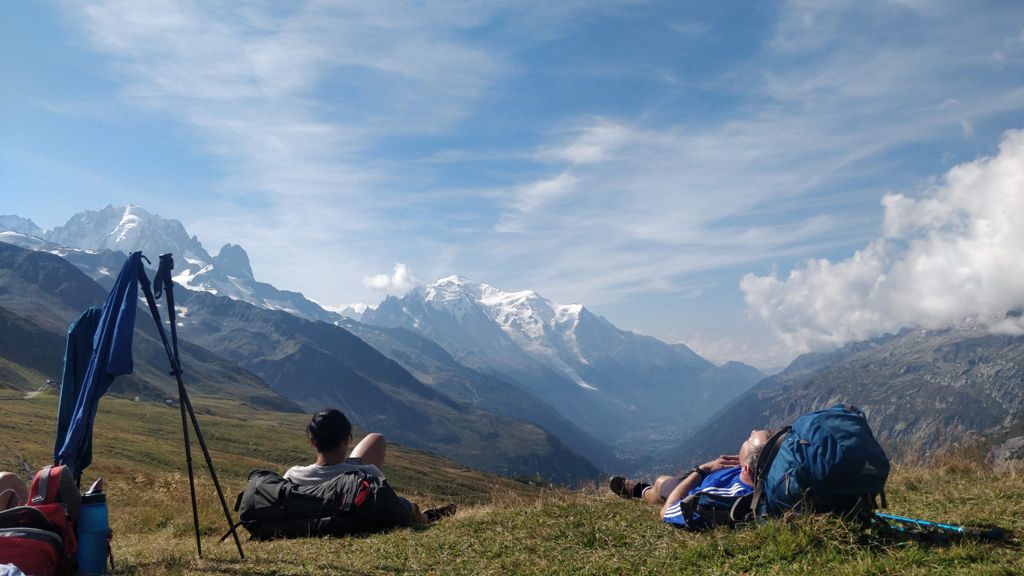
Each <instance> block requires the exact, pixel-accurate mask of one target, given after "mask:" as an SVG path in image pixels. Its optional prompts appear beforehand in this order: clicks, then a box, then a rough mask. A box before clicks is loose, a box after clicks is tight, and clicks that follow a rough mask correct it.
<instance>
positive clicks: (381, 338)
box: [341, 319, 629, 471]
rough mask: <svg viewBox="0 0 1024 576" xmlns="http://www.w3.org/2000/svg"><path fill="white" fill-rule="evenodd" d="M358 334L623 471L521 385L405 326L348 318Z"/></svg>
mask: <svg viewBox="0 0 1024 576" xmlns="http://www.w3.org/2000/svg"><path fill="white" fill-rule="evenodd" d="M341 326H342V327H344V328H345V329H347V330H349V331H350V332H352V333H353V334H356V335H357V336H359V337H360V338H362V339H363V340H364V341H366V342H367V343H369V344H370V345H371V346H373V347H374V348H376V349H377V350H379V351H381V352H383V353H384V354H385V355H387V356H388V357H389V358H392V359H394V360H395V361H396V362H398V363H399V364H401V365H402V367H403V368H405V369H406V370H408V371H409V372H411V373H412V374H413V375H414V376H416V378H417V379H419V380H420V381H422V382H423V383H425V384H427V385H428V386H432V387H434V388H437V389H438V390H440V391H441V392H444V393H445V394H447V395H448V396H450V397H452V398H455V399H458V400H460V401H462V402H466V403H469V404H472V405H474V406H477V407H480V408H483V409H485V410H489V411H491V412H495V413H497V414H502V415H505V416H511V417H513V418H518V419H520V420H525V421H527V422H532V423H534V424H537V425H538V426H541V427H542V428H544V429H545V430H548V431H549V432H551V433H553V434H555V435H556V436H558V438H559V439H560V440H561V441H562V442H564V443H565V444H566V445H567V446H569V447H570V448H572V449H573V450H575V451H576V452H579V453H580V454H581V455H583V456H584V457H586V458H587V459H588V460H590V461H591V462H593V463H594V464H597V465H598V467H599V468H601V469H602V470H604V471H612V470H620V471H621V470H625V469H626V468H628V466H629V465H628V464H627V463H625V462H622V461H621V460H620V459H618V458H616V457H615V456H614V452H613V450H612V448H611V446H609V445H607V444H605V443H603V442H601V441H600V440H598V439H596V438H594V437H593V436H591V435H589V434H587V433H586V432H583V431H582V430H580V429H579V428H578V427H577V426H576V425H574V424H573V423H572V422H570V421H569V420H567V419H566V418H565V417H563V416H562V415H561V414H559V413H558V412H557V411H556V410H555V409H554V408H552V407H551V406H550V405H548V404H547V403H545V402H543V401H542V400H540V399H538V398H537V397H535V396H533V395H532V394H529V393H528V392H526V391H525V390H522V389H521V388H519V387H518V386H515V385H512V384H509V383H508V382H504V381H502V380H499V379H497V378H495V377H493V376H489V375H487V374H484V373H482V372H478V371H476V370H473V369H471V368H467V367H466V366H463V365H462V364H459V363H458V362H456V361H455V359H454V358H452V356H451V355H450V354H449V353H448V352H447V351H445V349H444V348H442V347H441V346H439V345H438V344H436V343H434V342H433V341H431V340H428V339H426V338H424V337H422V336H420V335H418V334H416V333H414V332H412V331H410V330H406V329H404V328H384V327H380V326H371V325H369V324H363V323H361V322H356V321H354V320H350V319H345V320H343V321H342V322H341Z"/></svg>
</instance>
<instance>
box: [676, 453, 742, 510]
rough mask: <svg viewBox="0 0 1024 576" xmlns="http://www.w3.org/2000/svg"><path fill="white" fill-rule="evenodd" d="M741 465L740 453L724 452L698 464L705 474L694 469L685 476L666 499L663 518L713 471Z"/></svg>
mask: <svg viewBox="0 0 1024 576" xmlns="http://www.w3.org/2000/svg"><path fill="white" fill-rule="evenodd" d="M739 465H740V457H739V455H738V454H723V455H721V456H719V457H718V458H716V459H715V460H712V461H710V462H705V463H704V464H701V465H700V466H698V468H700V469H701V471H703V472H704V474H703V476H702V475H701V474H698V473H697V471H696V470H694V471H693V472H690V474H689V476H687V477H686V478H684V479H683V481H682V482H680V483H679V484H677V485H676V487H675V488H674V489H673V490H672V493H671V494H669V495H668V498H666V499H665V504H664V505H663V506H662V507H661V519H662V520H664V519H665V513H666V512H667V511H668V509H669V508H670V507H672V505H673V504H675V503H676V502H678V501H680V500H682V499H683V498H684V497H685V496H686V495H687V494H688V493H689V492H690V490H693V489H694V488H696V487H697V486H700V483H701V481H702V480H704V476H707V475H708V474H711V473H712V472H717V471H719V470H721V469H722V468H732V467H734V466H739Z"/></svg>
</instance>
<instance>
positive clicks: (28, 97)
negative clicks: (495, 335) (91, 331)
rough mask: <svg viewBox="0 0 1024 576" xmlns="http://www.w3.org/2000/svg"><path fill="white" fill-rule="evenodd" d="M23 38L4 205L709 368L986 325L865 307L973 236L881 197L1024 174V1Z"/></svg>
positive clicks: (46, 17) (290, 282) (587, 11)
mask: <svg viewBox="0 0 1024 576" xmlns="http://www.w3.org/2000/svg"><path fill="white" fill-rule="evenodd" d="M719 4H724V5H719ZM0 48H2V49H0V72H2V76H0V78H2V79H3V80H2V83H0V126H2V128H0V199H2V202H0V213H8V214H12V213H13V214H18V215H21V216H25V217H29V218H32V219H33V220H34V221H35V222H36V223H37V224H39V225H40V226H42V227H43V228H51V227H53V226H56V225H60V224H63V223H64V222H65V221H66V220H67V218H68V217H70V216H71V215H72V214H74V213H75V212H78V211H81V210H83V209H98V208H100V207H102V206H104V205H106V204H114V205H122V204H126V203H133V204H138V205H140V206H143V207H144V208H146V209H147V210H149V211H150V212H155V213H158V214H160V215H162V216H164V217H169V218H176V219H178V220H181V221H182V222H183V223H184V224H185V225H186V227H187V228H188V229H189V231H190V232H192V233H194V234H197V235H198V236H199V238H200V240H201V241H202V242H203V243H204V245H205V246H206V247H207V249H208V250H210V251H211V252H214V253H215V252H216V251H217V249H218V248H219V246H220V245H222V244H223V243H225V242H233V243H239V244H241V245H242V246H244V247H245V248H246V249H247V251H248V252H249V254H250V257H251V259H252V263H253V268H254V270H255V272H256V275H257V278H259V279H261V280H264V281H269V282H271V283H273V284H275V285H277V286H278V287H281V288H287V289H292V290H300V291H302V292H304V293H305V294H307V295H309V296H311V297H313V298H315V299H317V300H318V301H320V302H322V303H324V304H327V305H331V306H342V305H345V304H349V303H354V302H369V303H374V302H377V301H379V300H380V299H381V298H382V297H383V296H384V294H385V293H386V292H388V291H391V292H396V291H401V290H402V289H404V288H405V287H407V286H408V284H409V273H408V271H411V275H412V277H413V279H414V280H419V281H421V282H429V281H432V280H434V279H436V278H438V277H441V276H446V275H449V274H453V273H459V274H462V275H464V276H468V277H470V278H472V279H475V280H478V281H482V282H487V283H489V284H492V285H494V286H497V287H499V288H502V289H506V290H520V289H526V288H532V289H535V290H537V291H538V292H540V293H541V294H543V295H545V296H547V297H549V298H551V299H553V300H555V301H556V302H561V303H570V302H581V303H584V304H586V305H587V306H588V307H590V308H591V309H593V310H594V311H596V312H597V313H599V314H602V315H604V316H606V317H607V318H609V319H610V320H611V321H612V322H614V323H615V324H616V325H618V326H620V327H622V328H626V329H633V330H637V331H640V332H643V333H647V334H651V335H654V336H657V337H660V338H662V339H664V340H667V341H671V342H677V341H681V342H686V343H688V344H690V345H691V346H692V347H693V348H694V349H696V350H697V351H698V352H701V353H704V354H706V355H708V356H709V357H710V358H711V359H713V360H715V361H724V360H728V359H741V360H745V361H748V362H751V363H753V364H755V365H758V366H761V367H765V366H776V365H780V364H783V363H785V362H786V361H788V360H789V359H790V358H792V356H793V355H794V354H796V353H798V352H801V351H805V350H810V349H824V348H827V347H829V346H834V345H838V344H841V343H843V342H845V341H849V340H850V339H853V338H861V337H868V336H871V335H873V334H875V333H879V332H880V331H881V330H888V329H892V328H893V325H892V323H891V322H890V321H883V320H885V319H887V318H898V319H899V322H900V323H905V324H908V325H910V324H923V325H937V323H939V322H946V321H951V320H955V319H956V317H957V315H958V314H969V313H973V312H976V311H977V310H974V309H969V310H961V309H959V308H957V307H956V306H952V307H951V308H953V309H955V310H950V311H948V312H943V313H934V312H935V311H934V310H932V309H928V310H917V308H915V307H914V306H909V308H910V309H912V310H913V313H909V312H908V313H907V314H894V312H893V310H896V309H900V310H902V309H903V308H900V306H901V305H900V304H899V303H898V302H896V300H894V299H892V298H888V299H881V296H880V295H879V293H878V292H877V290H876V291H874V292H870V291H869V292H870V293H869V294H866V295H865V294H861V296H862V297H863V298H861V299H860V300H858V299H857V298H856V297H854V296H856V294H858V292H857V289H858V288H856V286H865V285H871V286H876V287H877V286H878V285H879V283H878V282H877V280H878V279H879V278H890V277H895V274H894V273H895V272H896V271H898V270H902V269H903V268H906V267H908V266H909V264H907V262H906V261H905V259H906V258H907V257H909V256H908V255H916V254H918V253H917V252H914V251H913V247H914V246H915V244H914V243H915V239H917V238H919V237H930V238H934V237H935V236H936V234H937V231H940V230H945V229H949V228H950V227H951V225H950V222H949V221H943V222H939V221H937V220H934V219H933V220H930V221H928V222H925V223H924V224H921V225H919V226H918V225H915V226H911V225H909V224H907V223H908V222H910V221H911V220H913V219H912V218H911V219H908V218H902V219H900V220H899V222H900V223H902V224H898V225H897V224H893V223H892V221H893V219H894V218H897V215H898V214H897V210H898V209H900V207H901V206H902V207H906V205H907V203H906V202H904V203H900V202H895V201H889V200H886V202H887V204H886V205H885V206H883V204H882V202H883V199H886V198H889V199H892V198H903V199H904V200H906V201H907V202H912V201H914V200H915V199H916V200H920V201H922V202H924V201H925V200H928V199H935V202H939V203H941V202H947V205H949V206H953V207H958V208H957V209H956V210H951V211H948V212H949V213H954V212H955V213H957V214H962V213H967V214H970V215H974V216H977V217H978V218H979V219H980V218H982V215H978V214H977V213H976V212H972V211H971V210H970V209H965V208H964V207H963V206H960V205H959V204H956V202H960V201H961V199H963V198H967V197H979V195H981V196H984V195H985V194H988V195H989V196H991V197H992V198H994V200H992V203H991V204H992V205H996V206H1001V202H1002V201H1003V200H1006V199H1007V198H1009V199H1013V198H1015V197H1016V196H1018V195H1019V194H1018V193H1020V188H1018V187H1015V186H1014V185H1013V184H1012V183H1010V184H1007V183H1006V182H1005V180H1004V181H1001V182H1002V184H1000V183H999V182H995V181H994V180H993V179H992V178H987V179H984V182H987V183H988V184H985V185H984V186H987V187H986V188H984V190H981V191H979V190H978V189H974V188H970V189H968V190H966V191H964V190H961V189H960V188H957V186H958V185H957V184H956V183H955V182H954V183H951V181H950V174H956V173H957V172H956V170H957V167H958V166H961V167H962V166H968V165H971V166H973V165H977V166H980V168H979V169H981V170H988V171H989V172H986V174H989V173H991V174H997V175H1002V176H1001V177H1003V178H1004V179H1006V178H1009V179H1010V180H1012V179H1013V177H1014V175H1015V174H1016V172H1015V171H1014V168H1013V166H1015V165H1016V164H1014V162H1013V159H1014V158H1015V156H1012V155H1013V154H1016V150H1017V147H1016V146H1015V142H1016V141H1015V140H1013V138H1012V136H1009V135H1007V134H1013V133H1012V132H1010V133H1008V131H1012V130H1015V129H1019V128H1024V4H1021V3H1019V2H1005V3H988V2H974V3H962V2H924V1H920V2H919V1H915V0H902V1H891V2H872V1H858V2H845V1H836V2H817V1H815V2H778V3H769V2H750V3H739V2H736V3H707V2H692V3H689V2H668V3H656V2H623V3H598V2H571V1H566V2H487V3H482V4H469V3H462V2H452V3H433V2H413V3H409V2H405V3H389V2H373V3H364V2H360V3H340V2H287V3H282V2H226V3H216V2H156V1H154V2H114V1H109V2H108V1H100V2H91V3H87V4H85V3H78V2H66V3H65V2H39V3H30V2H5V3H3V4H2V7H0ZM1001 146H1002V147H1001ZM986 159H990V160H991V162H989V161H988V160H986ZM1000 159H1001V160H1003V161H1004V162H1000V161H999V160H1000ZM986 162H987V163H986ZM971 163H974V164H971ZM1006 166H1009V168H1007V167H1006ZM951 171H952V172H951ZM993 182H995V183H993ZM989 196H985V197H989ZM943 199H945V200H943ZM929 205H931V204H929ZM915 206H918V207H920V206H924V204H921V205H915ZM1015 207H1016V205H1015V204H1014V205H1013V206H1012V207H1011V208H1015ZM990 208H991V206H990ZM1008 209H1009V208H1008ZM1004 212H1005V210H1004V211H1003V212H1000V213H1004ZM900 214H902V213H900ZM972 217H973V216H972ZM979 221H980V220H979ZM970 222H975V221H974V220H971V221H970ZM961 224H963V223H962V222H961ZM953 227H954V228H955V227H956V226H953ZM968 228H971V226H968ZM971 229H972V230H977V229H979V228H978V227H976V226H975V227H973V228H971ZM986 229H987V228H986ZM894 231H895V232H894ZM893 234H895V236H893ZM901 234H902V236H901ZM1004 236H1005V235H1004ZM1004 236H1000V237H999V238H998V239H996V240H994V241H996V242H997V243H998V242H1005V241H1006V240H1005V238H1004ZM884 239H889V242H888V245H889V246H890V248H887V249H886V250H880V251H879V250H876V251H872V250H873V249H872V247H873V246H877V244H878V242H880V241H882V240H884ZM958 239H959V240H962V239H963V238H960V237H958V238H954V239H951V240H950V241H951V242H953V241H954V240H958ZM984 239H985V238H982V240H984ZM895 240H899V242H896V241H895ZM988 240H992V238H988ZM1013 240H1014V241H1016V237H1014V238H1013ZM979 241H980V240H979ZM896 244H900V245H901V246H903V248H900V249H899V250H900V251H898V253H894V252H893V250H894V249H893V248H891V246H893V245H896ZM983 244H984V245H986V246H988V245H991V242H989V243H987V244H985V243H984V242H983ZM936 246H937V247H936V248H935V249H939V248H941V245H939V244H936ZM1001 246H1002V245H1001ZM1015 247H1016V248H1021V247H1020V246H1016V245H1010V246H1008V247H1007V246H1003V248H1006V250H1003V251H1002V252H1001V253H1009V254H1010V255H1013V254H1014V251H1013V248H1015ZM868 253H870V254H874V255H877V256H878V257H879V258H880V260H879V261H878V262H877V263H876V264H877V266H875V268H873V269H872V271H871V272H870V273H868V272H864V274H867V275H868V276H870V274H876V276H874V277H872V278H873V283H872V281H868V280H865V278H864V277H861V276H857V278H859V280H857V282H854V283H853V284H850V282H852V280H849V277H852V276H856V275H855V274H850V275H848V277H844V279H837V278H836V277H834V276H831V275H833V274H835V273H836V271H837V270H840V269H842V270H847V269H851V268H855V264H857V263H858V262H861V261H862V260H863V258H862V259H861V260H858V258H860V255H863V254H868ZM921 254H923V256H921V257H922V258H925V257H927V256H928V255H929V254H930V253H925V252H922V253H921ZM1017 255H1020V254H1019V253H1018V254H1017ZM823 259H827V261H828V262H829V263H831V264H835V265H836V266H828V267H825V268H823V267H822V266H821V265H820V264H821V262H822V261H825V260H823ZM927 261H928V262H932V261H934V259H928V260H927ZM399 263H400V264H402V265H403V266H402V267H401V270H403V271H405V273H404V274H395V273H394V271H395V270H396V266H397V265H398V264H399ZM844 263H846V264H848V266H847V267H846V268H844V267H843V266H841V265H842V264H844ZM950 265H951V266H954V267H956V266H957V264H950ZM995 265H996V264H994V263H993V262H991V261H988V260H986V261H985V263H980V264H979V265H978V272H977V273H978V274H979V275H981V276H979V277H985V278H988V276H986V275H985V274H986V270H989V269H990V268H987V267H991V266H995ZM901 267H903V268H901ZM910 267H911V268H913V266H910ZM918 268H919V267H918ZM961 268H963V267H961ZM967 268H970V267H967ZM823 270H824V271H823ZM385 274H386V275H389V277H390V278H391V281H390V282H384V281H382V276H381V275H385ZM908 274H909V273H908ZM375 276H376V277H377V279H376V280H373V278H374V277H375ZM908 277H909V276H908ZM823 286H828V287H830V290H831V291H824V288H822V287H823ZM887 290H889V291H890V292H891V291H892V289H891V288H889V289H887ZM826 292H827V294H828V295H827V296H824V294H825V293H826ZM808 294H811V296H810V297H808V296H807V295H808ZM1000 294H1001V292H1000ZM800 295H803V296H800ZM922 299H923V300H922V301H926V300H928V298H926V297H922ZM883 300H884V302H883ZM846 302H854V303H856V305H857V307H855V308H852V309H847V308H844V307H843V306H842V305H841V304H842V303H846ZM989 304H990V305H989V306H988V307H983V309H981V311H991V310H996V309H998V307H999V306H1003V305H1005V304H1007V302H1005V301H1004V299H1000V297H998V296H996V295H993V296H992V299H991V302H989ZM1010 304H1012V302H1010ZM904 308H906V306H904ZM947 308H948V307H947ZM865 310H868V311H870V312H872V313H870V314H868V313H865ZM943 310H946V308H943ZM865 318H868V320H865ZM836 324H839V325H841V327H840V328H836V327H835V326H834V325H836Z"/></svg>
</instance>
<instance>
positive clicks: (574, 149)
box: [538, 118, 630, 164]
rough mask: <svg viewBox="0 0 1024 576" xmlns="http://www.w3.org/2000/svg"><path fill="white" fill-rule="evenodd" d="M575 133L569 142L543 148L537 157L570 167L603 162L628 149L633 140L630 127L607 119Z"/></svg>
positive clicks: (596, 120) (585, 124) (583, 125)
mask: <svg viewBox="0 0 1024 576" xmlns="http://www.w3.org/2000/svg"><path fill="white" fill-rule="evenodd" d="M573 132H574V133H573V135H572V138H571V139H570V140H569V141H568V142H566V143H563V144H561V145H558V146H545V147H542V148H541V150H540V152H539V154H538V156H539V157H540V158H541V159H543V160H549V161H556V162H568V163H570V164H593V163H596V162H603V161H606V160H609V159H610V156H611V154H612V153H614V152H615V150H616V149H618V148H621V147H622V146H623V145H625V144H626V143H627V142H628V139H629V136H630V130H629V127H627V126H625V125H624V124H621V123H619V122H614V121H612V120H609V119H607V118H593V119H588V121H586V122H585V123H582V124H581V125H580V126H579V127H578V128H577V129H576V130H574V131H573Z"/></svg>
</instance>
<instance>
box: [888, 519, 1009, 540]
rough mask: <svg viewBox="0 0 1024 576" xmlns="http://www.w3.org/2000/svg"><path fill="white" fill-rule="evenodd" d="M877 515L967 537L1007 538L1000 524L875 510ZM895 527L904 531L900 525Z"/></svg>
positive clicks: (984, 538)
mask: <svg viewBox="0 0 1024 576" xmlns="http://www.w3.org/2000/svg"><path fill="white" fill-rule="evenodd" d="M875 517H877V518H881V519H882V520H892V521H894V522H902V523H903V524H911V525H914V526H917V527H920V528H928V529H932V530H941V531H943V532H949V533H952V534H956V535H959V536H964V537H967V538H977V539H980V540H991V541H998V540H1003V539H1004V538H1006V531H1005V530H1003V529H1002V528H1000V527H998V526H993V527H989V528H981V527H977V526H958V525H956V524H943V523H941V522H931V521H929V520H921V519H920V518H907V517H905V516H896V515H895V514H885V513H883V512H875ZM894 528H897V529H898V530H900V531H903V530H901V529H900V528H899V527H894Z"/></svg>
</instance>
